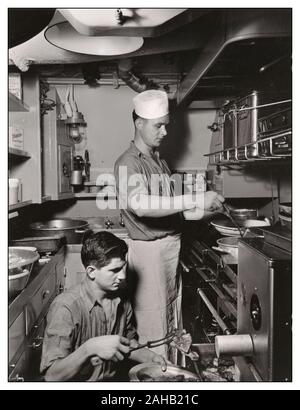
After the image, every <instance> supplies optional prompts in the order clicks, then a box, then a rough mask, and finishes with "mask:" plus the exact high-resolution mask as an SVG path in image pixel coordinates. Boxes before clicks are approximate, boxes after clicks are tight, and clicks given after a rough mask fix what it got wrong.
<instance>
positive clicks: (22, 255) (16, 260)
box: [8, 246, 40, 275]
mask: <svg viewBox="0 0 300 410" xmlns="http://www.w3.org/2000/svg"><path fill="white" fill-rule="evenodd" d="M8 256H9V261H8V262H9V263H8V268H9V275H14V274H19V273H21V272H22V271H23V270H24V269H26V270H28V271H29V273H30V272H31V269H32V266H33V264H34V262H35V261H37V260H38V259H39V257H40V255H39V254H38V253H37V252H36V251H33V250H32V249H30V248H29V249H28V247H22V246H10V247H9V248H8Z"/></svg>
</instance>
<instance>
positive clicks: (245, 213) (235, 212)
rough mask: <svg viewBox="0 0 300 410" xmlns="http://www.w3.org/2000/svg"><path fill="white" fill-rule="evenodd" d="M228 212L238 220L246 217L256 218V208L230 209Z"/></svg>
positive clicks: (243, 219)
mask: <svg viewBox="0 0 300 410" xmlns="http://www.w3.org/2000/svg"><path fill="white" fill-rule="evenodd" d="M230 213H231V215H232V216H233V217H234V218H235V219H236V221H238V222H241V221H245V220H246V219H257V209H247V208H244V209H232V210H231V211H230Z"/></svg>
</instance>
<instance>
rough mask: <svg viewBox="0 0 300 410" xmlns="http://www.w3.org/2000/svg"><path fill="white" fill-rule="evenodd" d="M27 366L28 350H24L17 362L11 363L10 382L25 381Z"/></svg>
mask: <svg viewBox="0 0 300 410" xmlns="http://www.w3.org/2000/svg"><path fill="white" fill-rule="evenodd" d="M26 366H27V360H26V352H24V353H23V354H22V356H21V357H20V358H19V360H18V361H17V363H11V364H10V366H9V369H10V370H9V376H8V381H9V382H24V381H25V378H26V376H25V373H26Z"/></svg>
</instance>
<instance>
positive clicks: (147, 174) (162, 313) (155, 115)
mask: <svg viewBox="0 0 300 410" xmlns="http://www.w3.org/2000/svg"><path fill="white" fill-rule="evenodd" d="M133 102H134V112H133V121H134V125H135V135H134V141H132V142H131V145H130V147H129V148H128V149H127V150H126V151H125V152H124V153H123V154H122V155H121V156H120V157H119V158H118V159H117V161H116V163H115V178H116V184H117V192H118V199H119V205H120V207H121V212H122V215H123V219H124V222H125V226H126V228H127V230H128V232H129V236H130V240H129V243H128V244H129V254H128V263H129V277H128V282H129V289H130V291H131V292H132V302H133V307H134V312H135V316H136V321H137V330H138V333H139V336H140V342H141V343H144V342H147V341H148V340H156V339H160V338H162V337H164V336H165V335H166V334H167V333H168V332H170V331H171V330H172V329H174V328H180V326H181V277H180V274H179V272H178V270H177V267H178V263H179V253H180V231H181V223H182V220H183V219H184V218H186V219H200V218H201V217H202V216H203V214H204V211H205V210H209V211H211V210H216V209H218V208H219V207H221V202H222V201H223V200H224V198H223V197H222V196H220V195H218V194H217V193H215V192H212V191H210V192H205V193H201V194H199V195H197V198H196V199H195V198H193V197H192V195H191V194H188V195H180V196H174V187H173V186H172V184H171V183H170V175H171V172H170V169H169V167H168V165H167V163H166V161H165V160H163V159H161V158H160V156H159V152H158V148H159V147H160V145H161V143H162V141H163V139H164V138H165V136H166V135H167V130H166V128H167V126H168V124H169V104H168V96H167V94H166V93H165V92H164V91H159V90H148V91H144V92H142V93H140V94H138V95H137V96H136V97H134V99H133ZM183 217H184V218H183ZM156 352H157V353H158V352H159V353H160V354H162V355H164V356H165V357H166V358H168V356H169V354H168V351H167V347H166V346H165V345H163V346H161V347H160V348H157V350H156Z"/></svg>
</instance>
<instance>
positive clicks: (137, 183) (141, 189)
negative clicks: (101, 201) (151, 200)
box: [115, 158, 149, 209]
mask: <svg viewBox="0 0 300 410" xmlns="http://www.w3.org/2000/svg"><path fill="white" fill-rule="evenodd" d="M115 179H116V184H117V193H118V198H119V202H120V204H121V205H122V207H123V208H125V209H126V208H127V207H128V206H130V200H131V198H132V197H133V196H135V195H138V194H145V195H148V194H149V189H148V182H147V178H146V176H145V175H144V173H143V171H142V169H141V167H140V164H139V163H138V161H137V160H136V159H135V158H123V159H122V161H121V162H119V163H117V164H116V166H115Z"/></svg>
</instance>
